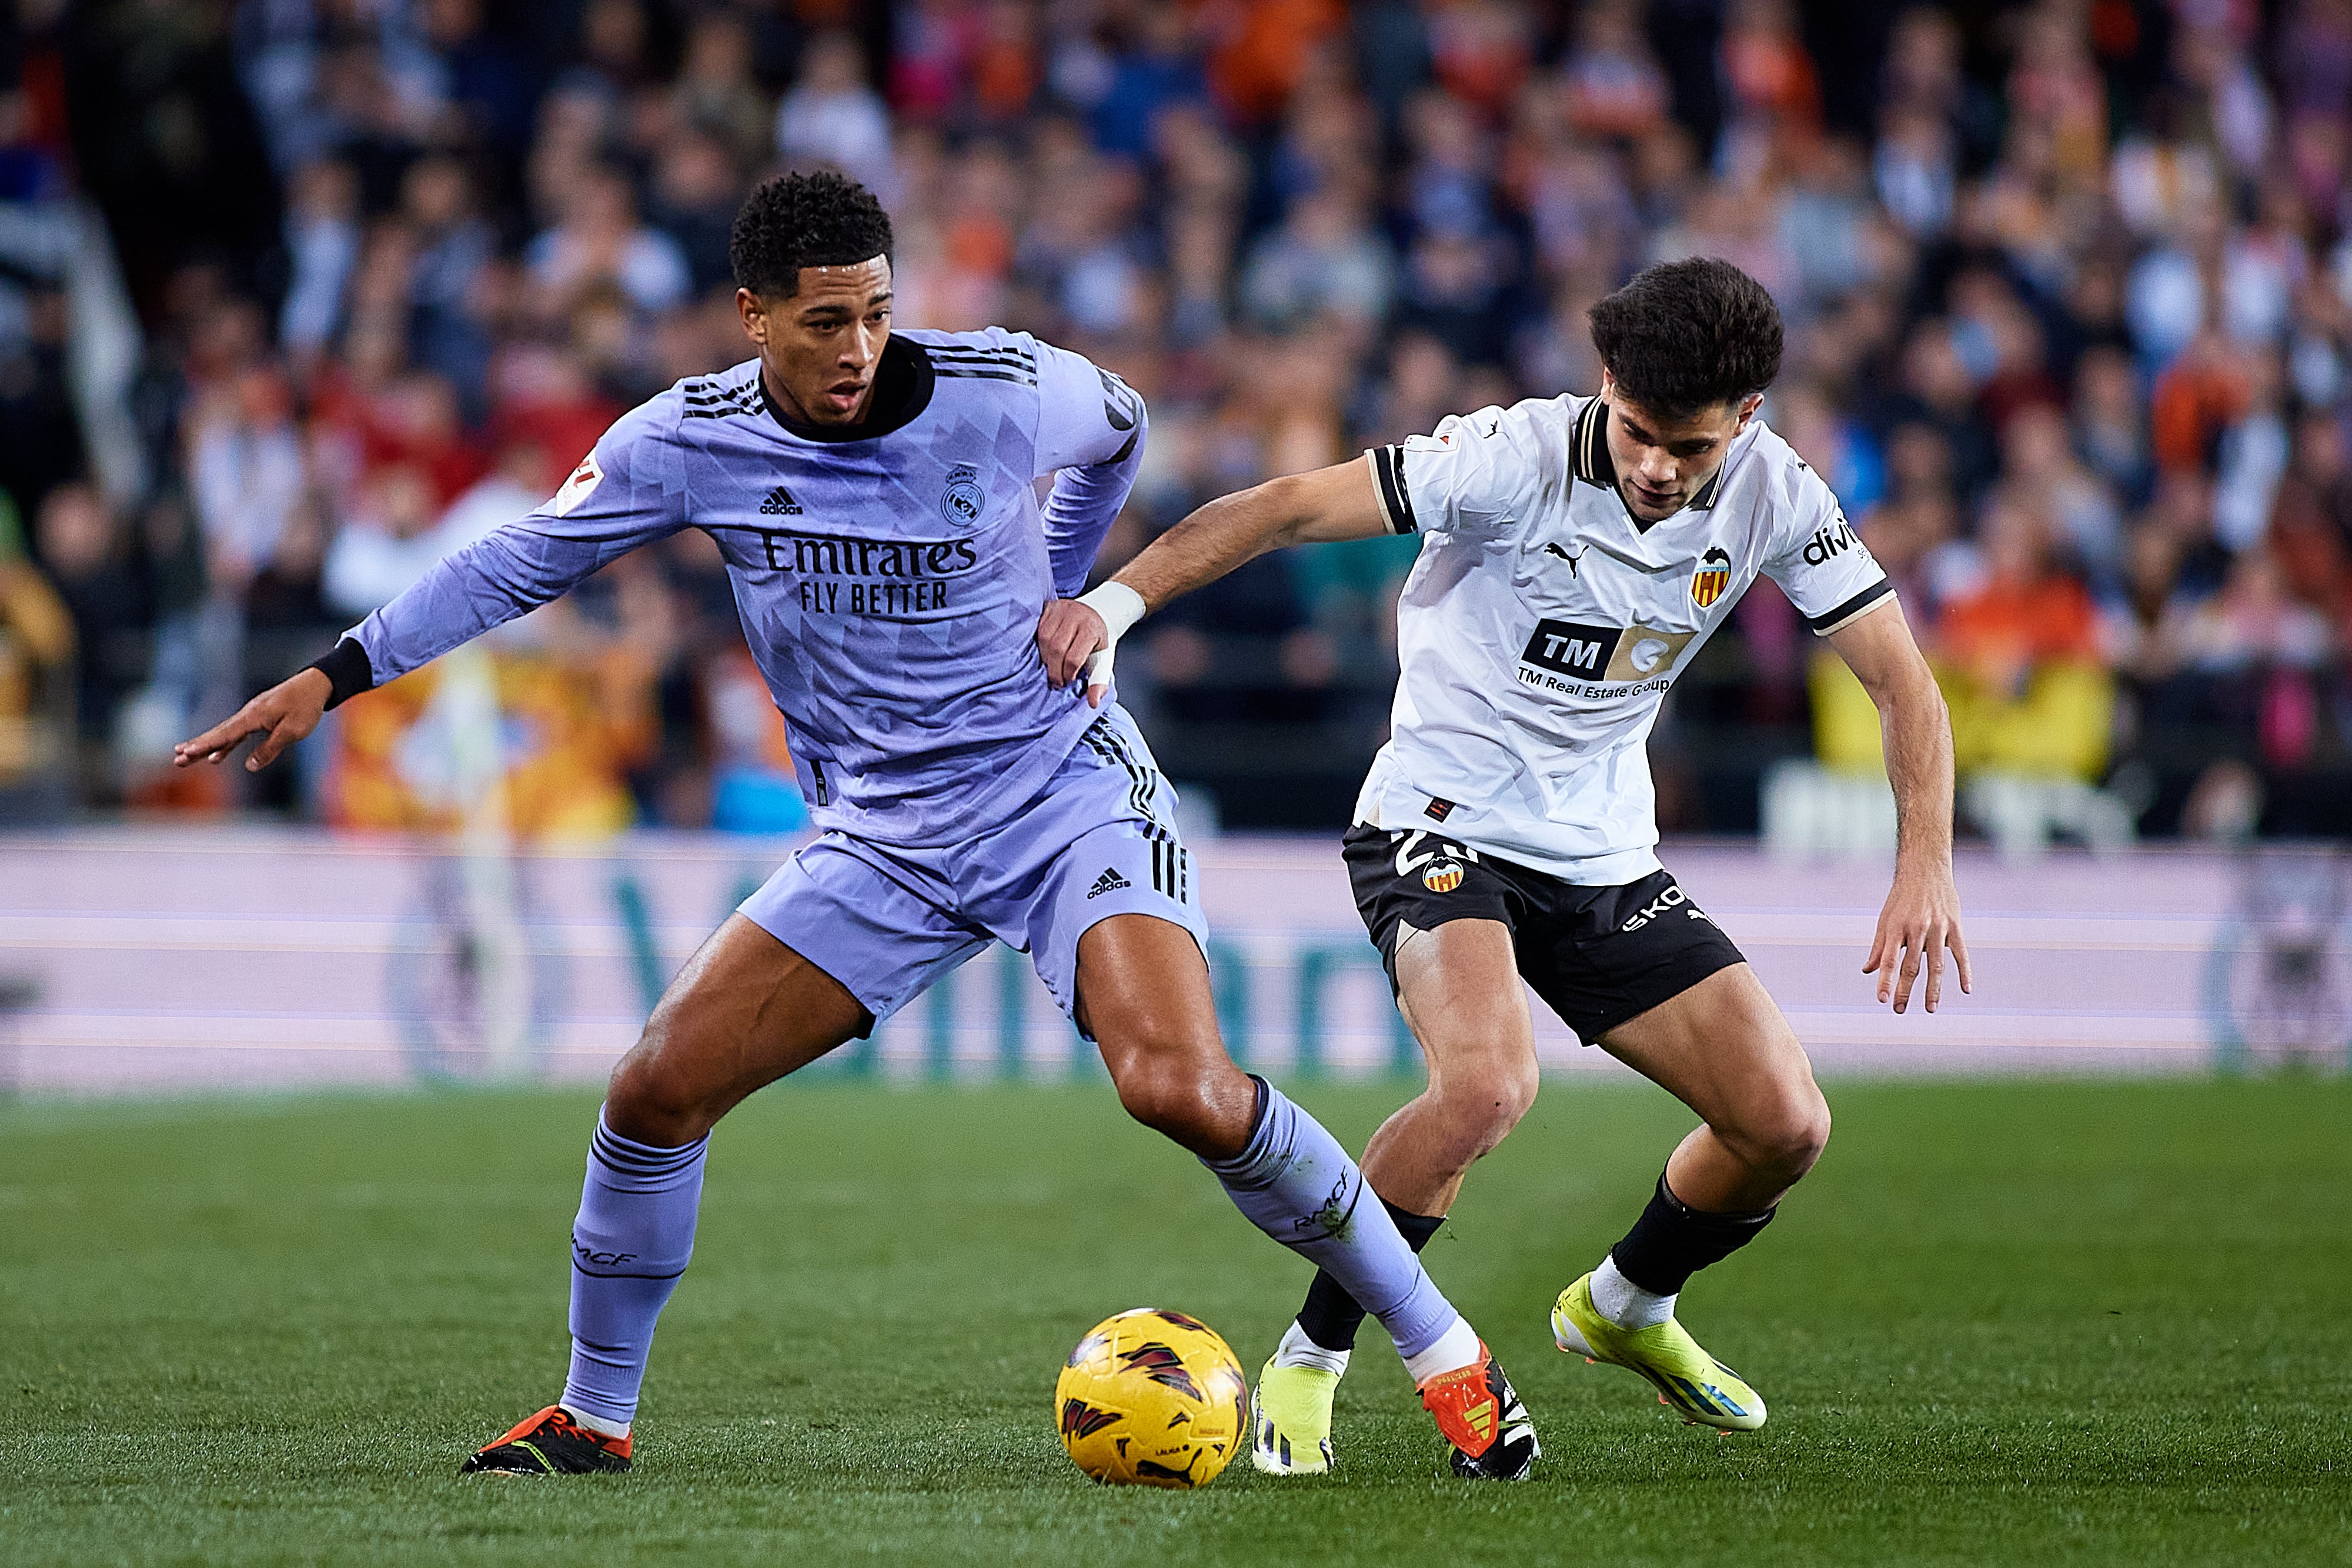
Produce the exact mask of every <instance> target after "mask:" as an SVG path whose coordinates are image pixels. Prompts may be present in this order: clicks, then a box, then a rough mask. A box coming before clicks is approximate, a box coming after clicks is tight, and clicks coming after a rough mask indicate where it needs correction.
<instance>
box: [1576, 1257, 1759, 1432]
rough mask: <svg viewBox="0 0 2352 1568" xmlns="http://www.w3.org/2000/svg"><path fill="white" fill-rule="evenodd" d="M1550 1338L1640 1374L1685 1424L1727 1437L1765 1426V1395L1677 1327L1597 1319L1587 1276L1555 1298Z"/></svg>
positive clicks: (1587, 1357) (1586, 1356) (1588, 1356)
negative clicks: (1631, 1326) (1716, 1430)
mask: <svg viewBox="0 0 2352 1568" xmlns="http://www.w3.org/2000/svg"><path fill="white" fill-rule="evenodd" d="M1551 1337H1552V1342H1553V1343H1555V1344H1557V1345H1559V1348H1560V1349H1562V1350H1564V1351H1567V1352H1568V1353H1569V1354H1572V1355H1580V1356H1582V1357H1584V1359H1585V1360H1587V1361H1605V1362H1607V1363H1608V1364H1610V1365H1612V1366H1622V1367H1624V1368H1626V1369H1627V1370H1628V1371H1631V1372H1638V1373H1640V1374H1641V1375H1643V1376H1644V1377H1646V1378H1648V1379H1649V1380H1650V1381H1651V1383H1652V1384H1654V1385H1656V1387H1657V1390H1658V1403H1659V1404H1661V1405H1664V1406H1667V1407H1668V1408H1670V1409H1672V1410H1675V1412H1677V1413H1678V1414H1680V1415H1681V1416H1682V1417H1683V1419H1684V1420H1685V1421H1689V1422H1691V1423H1693V1424H1695V1425H1697V1426H1702V1427H1720V1428H1721V1429H1722V1430H1724V1431H1726V1432H1753V1431H1754V1430H1756V1428H1757V1427H1761V1426H1762V1425H1764V1396H1762V1395H1760V1394H1759V1393H1757V1392H1756V1390H1754V1389H1753V1388H1750V1387H1748V1384H1747V1383H1746V1381H1745V1380H1744V1379H1742V1378H1741V1377H1740V1375H1738V1373H1736V1372H1734V1371H1732V1370H1731V1368H1729V1367H1727V1366H1726V1365H1724V1364H1723V1363H1721V1362H1719V1361H1717V1360H1716V1359H1715V1357H1713V1356H1711V1355H1709V1354H1707V1353H1706V1350H1705V1349H1704V1348H1703V1347H1702V1346H1701V1345H1700V1344H1699V1343H1698V1341H1696V1340H1695V1339H1693V1338H1691V1336H1690V1332H1689V1331H1688V1330H1687V1329H1685V1328H1684V1327H1683V1325H1682V1324H1680V1323H1678V1322H1675V1320H1674V1319H1672V1318H1668V1319H1667V1320H1666V1321H1665V1322H1662V1323H1657V1324H1654V1325H1653V1326H1651V1327H1649V1328H1645V1329H1621V1328H1619V1327H1618V1326H1617V1325H1616V1324H1615V1323H1612V1322H1610V1321H1609V1320H1608V1319H1607V1318H1604V1317H1602V1316H1601V1312H1600V1309H1599V1308H1597V1307H1595V1306H1594V1305H1593V1304H1592V1276H1591V1275H1590V1274H1587V1275H1585V1276H1584V1278H1582V1279H1580V1280H1579V1281H1577V1282H1576V1283H1575V1284H1573V1285H1570V1287H1569V1288H1568V1289H1567V1290H1565V1291H1561V1292H1560V1293H1559V1301H1558V1303H1557V1304H1555V1305H1554V1306H1553V1308H1552V1310H1551Z"/></svg>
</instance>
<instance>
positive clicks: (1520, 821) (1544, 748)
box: [1356, 397, 1895, 886]
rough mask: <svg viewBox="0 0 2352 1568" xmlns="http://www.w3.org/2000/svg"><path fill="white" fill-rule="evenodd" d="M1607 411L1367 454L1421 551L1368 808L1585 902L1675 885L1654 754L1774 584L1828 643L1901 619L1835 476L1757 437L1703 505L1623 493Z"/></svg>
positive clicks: (1516, 412) (1505, 419) (1492, 421)
mask: <svg viewBox="0 0 2352 1568" xmlns="http://www.w3.org/2000/svg"><path fill="white" fill-rule="evenodd" d="M1606 413H1607V406H1606V405H1605V404H1604V403H1602V402H1601V400H1600V399H1599V398H1577V397H1558V398H1549V399H1541V400H1535V399H1530V400H1529V401H1528V402H1522V403H1518V404H1517V405H1515V406H1513V407H1511V408H1508V409H1502V408H1486V409H1481V410H1479V411H1478V412H1477V413H1472V414H1467V415H1462V414H1456V415H1452V416H1449V417H1448V418H1447V419H1446V420H1445V421H1444V423H1441V424H1440V425H1439V426H1438V427H1437V431H1436V433H1435V434H1433V435H1416V436H1413V437H1412V438H1411V439H1409V440H1407V441H1405V442H1403V443H1402V444H1398V445H1394V446H1381V447H1376V448H1374V449H1373V450H1372V452H1371V453H1370V455H1369V461H1370V465H1371V468H1372V476H1373V480H1374V485H1375V488H1376V489H1377V490H1378V492H1379V496H1380V502H1381V511H1382V513H1383V514H1384V515H1385V517H1387V520H1388V523H1389V526H1390V527H1391V528H1392V529H1394V530H1395V531H1397V532H1399V533H1418V534H1421V535H1423V538H1424V540H1425V542H1424V543H1423V545H1422V549H1421V556H1420V559H1418V560H1416V561H1415V562H1414V564H1413V569H1412V576H1411V577H1410V578H1408V579H1407V580H1406V582H1405V586H1404V592H1403V596H1402V599H1401V601H1399V603H1398V607H1397V653H1398V659H1399V662H1400V664H1401V665H1402V676H1401V678H1400V679H1399V680H1398V682H1397V694H1396V707H1395V711H1394V714H1393V716H1392V719H1391V738H1390V740H1389V743H1388V744H1387V745H1386V746H1384V747H1381V753H1380V755H1379V757H1378V758H1375V759H1374V760H1373V763H1372V768H1371V773H1370V776H1369V777H1368V778H1367V779H1365V780H1364V789H1363V793H1362V795H1361V797H1360V799H1359V800H1358V801H1357V804H1356V816H1357V820H1358V821H1362V822H1367V823H1370V824H1371V825H1372V826H1374V827H1379V828H1425V829H1432V830H1435V829H1437V828H1438V827H1439V825H1440V824H1442V825H1443V831H1444V834H1445V836H1446V837H1448V838H1450V839H1454V840H1455V841H1459V842H1461V843H1464V844H1467V845H1470V846H1471V847H1473V848H1475V849H1478V850H1482V851H1486V852H1490V853H1493V854H1496V855H1498V856H1500V857H1502V858H1503V859H1506V860H1510V861H1516V862H1518V863H1519V864H1521V865H1526V866H1530V867H1533V868H1535V869H1536V870H1538V871H1542V872H1547V873H1550V874H1552V875H1554V876H1558V877H1560V878H1562V879H1563V880H1565V881H1568V882H1571V883H1581V884H1584V885H1587V886H1606V885H1613V884H1618V883H1628V882H1633V881H1637V880H1639V879H1640V878H1642V877H1643V876H1647V875H1648V874H1649V873H1652V872H1654V871H1655V870H1657V869H1658V861H1657V856H1656V853H1655V851H1654V846H1655V845H1656V843H1657V841H1658V827H1657V813H1656V800H1655V797H1654V794H1653V791H1652V789H1651V784H1650V764H1649V754H1648V751H1647V749H1646V748H1645V744H1644V743H1645V742H1646V741H1647V740H1648V738H1649V734H1650V728H1651V727H1652V725H1653V724H1654V723H1655V722H1656V719H1657V715H1658V707H1659V705H1660V704H1661V703H1662V702H1663V701H1664V697H1665V694H1666V690H1667V688H1668V687H1670V686H1672V685H1674V683H1675V676H1676V675H1678V674H1680V673H1681V672H1682V671H1684V670H1685V669H1687V668H1689V666H1690V661H1691V659H1692V656H1693V655H1694V654H1695V653H1696V652H1697V651H1698V648H1699V646H1700V644H1701V643H1705V642H1706V639H1707V636H1708V635H1709V634H1710V633H1711V632H1714V630H1715V629H1716V628H1717V626H1719V625H1721V624H1722V622H1723V621H1724V618H1725V617H1726V616H1727V615H1728V614H1730V612H1731V607H1732V606H1733V605H1734V604H1735V603H1737V602H1738V599H1739V596H1740V594H1741V593H1742V592H1744V591H1746V589H1747V587H1748V584H1749V583H1750V582H1752V581H1754V580H1755V579H1756V574H1757V573H1758V572H1759V571H1760V572H1763V573H1764V574H1766V575H1767V576H1769V577H1770V578H1771V579H1772V580H1773V581H1775V582H1777V583H1779V584H1780V587H1781V589H1782V590H1783V591H1785V592H1786V593H1787V594H1788V595H1789V598H1790V601H1791V602H1793V603H1794V604H1795V605H1796V607H1797V609H1798V610H1799V612H1801V613H1802V614H1803V615H1804V616H1805V618H1806V620H1807V621H1808V622H1810V623H1811V626H1812V629H1813V630H1814V631H1815V632H1819V633H1822V634H1824V635H1826V634H1827V633H1829V632H1834V631H1836V630H1837V629H1838V628H1839V627H1841V626H1843V625H1845V624H1847V623H1848V622H1852V621H1853V620H1854V619H1855V618H1856V617H1857V616H1860V615H1863V614H1864V613H1866V612H1869V611H1871V610H1873V609H1874V608H1876V607H1877V606H1879V605H1881V604H1883V603H1885V602H1886V601H1889V600H1890V599H1892V598H1893V596H1894V592H1895V588H1894V584H1892V583H1890V582H1889V581H1887V580H1886V574H1885V572H1884V571H1882V570H1879V566H1878V563H1877V562H1876V561H1875V560H1874V559H1872V558H1871V554H1870V551H1869V550H1868V549H1864V546H1863V543H1862V541H1861V539H1859V538H1856V537H1855V535H1854V531H1853V528H1852V527H1851V526H1850V525H1849V524H1848V523H1847V522H1846V519H1845V514H1844V513H1843V511H1842V510H1841V509H1840V508H1839V507H1838V501H1837V497H1835V496H1834V495H1832V494H1831V492H1830V487H1829V486H1827V485H1825V484H1823V483H1822V479H1821V476H1819V475H1817V474H1815V473H1814V472H1813V471H1812V470H1811V468H1809V467H1808V466H1806V465H1805V464H1804V463H1803V462H1802V461H1801V459H1800V458H1799V457H1798V456H1797V455H1796V454H1795V453H1794V452H1792V451H1790V447H1789V444H1788V443H1787V442H1785V441H1783V440H1781V439H1780V437H1779V436H1778V435H1775V434H1773V433H1772V432H1771V431H1769V429H1767V428H1765V426H1764V423H1763V422H1762V421H1760V420H1759V421H1753V422H1751V423H1749V425H1748V428H1747V430H1746V431H1744V432H1743V433H1741V434H1740V435H1739V436H1738V439H1737V440H1735V441H1734V442H1733V443H1732V444H1731V450H1730V452H1729V453H1728V454H1727V455H1726V456H1725V458H1724V462H1723V466H1722V468H1721V469H1720V470H1718V471H1717V474H1716V476H1715V477H1714V478H1713V479H1712V480H1710V481H1708V483H1707V485H1706V487H1705V488H1704V489H1702V490H1701V491H1700V492H1699V493H1698V495H1697V496H1696V497H1695V498H1694V499H1693V500H1692V502H1691V504H1690V505H1689V506H1687V507H1684V508H1683V509H1682V510H1681V511H1679V512H1676V513H1675V515H1674V516H1672V517H1668V518H1666V519H1665V520H1664V521H1663V522H1658V523H1644V522H1641V521H1639V520H1637V519H1636V518H1635V517H1633V514H1632V513H1630V512H1629V511H1627V510H1626V507H1625V504H1624V502H1623V500H1622V498H1621V497H1620V496H1619V495H1618V492H1617V485H1616V473H1615V469H1614V465H1612V462H1611V460H1610V456H1609V446H1608V442H1607V440H1606V439H1605V435H1604V432H1603V428H1602V424H1601V421H1602V419H1603V418H1604V417H1605V416H1606Z"/></svg>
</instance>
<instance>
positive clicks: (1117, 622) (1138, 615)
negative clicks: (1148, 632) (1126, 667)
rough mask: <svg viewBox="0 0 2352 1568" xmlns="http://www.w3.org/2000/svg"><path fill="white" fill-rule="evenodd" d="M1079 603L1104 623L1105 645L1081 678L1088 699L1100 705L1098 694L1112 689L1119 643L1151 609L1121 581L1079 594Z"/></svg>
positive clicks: (1095, 655)
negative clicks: (1112, 673) (1112, 668)
mask: <svg viewBox="0 0 2352 1568" xmlns="http://www.w3.org/2000/svg"><path fill="white" fill-rule="evenodd" d="M1078 602H1079V603H1081V604H1083V605H1085V606H1086V607H1087V609H1089V610H1091V611H1093V612H1095V613H1096V614H1097V615H1099V616H1101V617H1102V621H1103V632H1104V641H1103V645H1102V646H1101V647H1100V648H1098V649H1097V650H1096V651H1095V652H1094V653H1093V654H1092V655H1091V656H1089V657H1088V658H1087V665H1086V669H1085V671H1084V672H1083V674H1082V677H1081V678H1082V679H1083V680H1084V681H1085V683H1086V688H1087V701H1088V702H1091V703H1095V704H1097V705H1099V704H1100V703H1101V702H1102V698H1101V696H1100V695H1097V694H1098V693H1102V692H1107V691H1108V690H1109V689H1110V672H1111V666H1112V664H1114V663H1115V662H1116V661H1117V660H1118V640H1119V639H1120V638H1121V637H1123V636H1125V635H1126V634H1127V629H1128V628H1129V627H1130V626H1132V625H1134V624H1135V623H1136V622H1139V621H1140V620H1142V619H1143V614H1144V612H1145V611H1146V610H1148V609H1150V606H1149V605H1147V604H1145V603H1144V602H1143V595H1141V594H1140V593H1138V592H1136V591H1135V590H1133V589H1131V588H1129V587H1128V585H1127V584H1125V583H1123V582H1118V581H1112V582H1106V583H1104V584H1103V585H1102V586H1101V587H1099V588H1095V589H1089V590H1088V591H1086V592H1084V593H1081V594H1079V595H1078Z"/></svg>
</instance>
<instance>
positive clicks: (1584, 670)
mask: <svg viewBox="0 0 2352 1568" xmlns="http://www.w3.org/2000/svg"><path fill="white" fill-rule="evenodd" d="M1623 634H1624V633H1623V632H1622V630H1621V629H1620V628H1618V627H1615V626H1578V625H1573V624H1571V623H1570V622H1566V621H1538V622H1536V632H1535V635H1534V636H1532V637H1530V638H1528V647H1527V652H1525V653H1521V654H1520V655H1519V657H1520V659H1522V660H1523V661H1525V662H1526V663H1528V664H1535V665H1538V666H1539V667H1540V668H1543V669H1547V670H1556V671H1558V672H1559V674H1563V675H1575V676H1578V677H1580V678H1581V679H1584V680H1588V681H1597V680H1599V679H1600V678H1601V672H1602V671H1604V670H1606V669H1607V668H1608V667H1609V655H1610V654H1612V653H1615V652H1616V651H1617V640H1618V638H1620V637H1621V636H1622V635H1623Z"/></svg>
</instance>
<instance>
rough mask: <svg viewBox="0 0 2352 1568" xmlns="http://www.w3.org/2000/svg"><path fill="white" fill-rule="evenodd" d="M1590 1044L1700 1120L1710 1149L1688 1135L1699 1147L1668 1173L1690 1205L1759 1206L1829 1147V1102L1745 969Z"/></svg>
mask: <svg viewBox="0 0 2352 1568" xmlns="http://www.w3.org/2000/svg"><path fill="white" fill-rule="evenodd" d="M1598 1043H1599V1044H1600V1045H1601V1048H1602V1049H1603V1050H1605V1051H1608V1052H1609V1054H1610V1055H1612V1056H1614V1057H1615V1058H1617V1060H1618V1061H1622V1062H1623V1063H1625V1064H1626V1065H1627V1066H1628V1067H1631V1068H1633V1070H1634V1071H1636V1072H1639V1073H1641V1074H1642V1075H1643V1077H1645V1078H1647V1079H1649V1080H1650V1081H1651V1082H1654V1083H1656V1084H1658V1085H1660V1086H1661V1087H1663V1088H1664V1089H1666V1090H1667V1091H1668V1092H1671V1093H1673V1094H1674V1096H1675V1098H1676V1099H1678V1100H1680V1101H1681V1102H1682V1103H1684V1104H1685V1105H1687V1106H1689V1107H1690V1108H1691V1109H1692V1110H1693V1111H1696V1112H1697V1113H1698V1114H1699V1116H1700V1118H1701V1119H1702V1120H1703V1121H1705V1122H1706V1127H1705V1128H1704V1129H1702V1133H1704V1134H1707V1135H1708V1137H1709V1139H1711V1143H1710V1142H1708V1141H1707V1140H1700V1134H1694V1135H1693V1138H1694V1139H1695V1140H1700V1141H1699V1142H1698V1143H1696V1144H1694V1142H1692V1141H1689V1140H1686V1141H1685V1145H1684V1147H1683V1148H1682V1149H1681V1150H1677V1151H1676V1154H1675V1162H1676V1163H1675V1166H1673V1167H1670V1168H1669V1172H1668V1175H1669V1178H1670V1181H1671V1182H1672V1185H1673V1186H1675V1192H1676V1194H1677V1196H1679V1197H1682V1198H1683V1200H1684V1201H1685V1202H1686V1203H1690V1204H1692V1205H1694V1206H1695V1207H1703V1208H1705V1207H1713V1208H1722V1209H1732V1208H1738V1207H1749V1208H1760V1207H1764V1206H1766V1205H1767V1204H1769V1202H1771V1200H1772V1199H1773V1198H1775V1197H1778V1196H1779V1195H1780V1192H1781V1191H1782V1190H1784V1189H1785V1188H1786V1187H1787V1186H1790V1184H1792V1183H1793V1182H1794V1181H1795V1180H1796V1179H1797V1178H1798V1177H1799V1176H1802V1175H1803V1174H1804V1173H1805V1171H1806V1170H1807V1169H1809V1168H1810V1167H1811V1165H1812V1163H1813V1160H1814V1159H1815V1158H1816V1157H1817V1156H1818V1155H1820V1153H1821V1150H1822V1145H1823V1144H1824V1143H1826V1142H1827V1141H1828V1138H1829V1106H1828V1104H1827V1103H1825V1102H1824V1101H1823V1100H1822V1093H1821V1090H1820V1089H1819V1088H1818V1087H1817V1086H1816V1085H1815V1084H1814V1082H1813V1070H1812V1064H1811V1062H1810V1061H1807V1060H1806V1057H1805V1048H1804V1047H1803V1046H1802V1045H1801V1044H1799V1043H1798V1041H1797V1033H1796V1030H1792V1029H1790V1027H1789V1020H1788V1019H1786V1018H1785V1017H1783V1016H1782V1015H1781V1012H1780V1008H1779V1007H1778V1006H1777V1005H1776V1004H1775V1003H1774V1002H1773V1000H1772V998H1771V996H1770V995H1769V993H1768V992H1767V991H1766V990H1765V989H1764V984H1763V982H1762V981H1760V980H1759V979H1758V978H1757V977H1756V971H1755V970H1753V969H1751V968H1749V967H1748V966H1747V965H1746V964H1734V965H1732V966H1730V967H1727V968H1723V969H1718V970H1717V971H1716V972H1715V973H1714V974H1712V975H1709V976H1708V977H1706V979H1704V980H1701V981H1699V982H1698V984H1696V985H1695V986H1693V987H1691V988H1689V989H1688V990H1686V991H1684V992H1683V993H1681V994H1680V995H1679V996H1675V997H1673V998H1669V999H1667V1000H1665V1001H1663V1002H1661V1003H1659V1004H1658V1005H1657V1006H1656V1007H1654V1008H1652V1009H1650V1010H1649V1011H1647V1012H1645V1013H1642V1014H1640V1015H1638V1016H1636V1017H1634V1018H1632V1019H1627V1020H1626V1021H1625V1022H1623V1023H1622V1024H1619V1025H1618V1026H1617V1027H1616V1028H1615V1029H1612V1030H1610V1031H1609V1032H1608V1033H1607V1034H1605V1035H1603V1036H1601V1040H1600V1041H1599V1042H1598ZM1682 1177H1687V1178H1688V1180H1689V1182H1690V1183H1691V1184H1693V1186H1694V1190H1692V1191H1685V1190H1684V1185H1685V1183H1684V1180H1683V1179H1680V1178H1682ZM1702 1187H1703V1188H1705V1189H1706V1190H1697V1189H1698V1188H1702Z"/></svg>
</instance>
